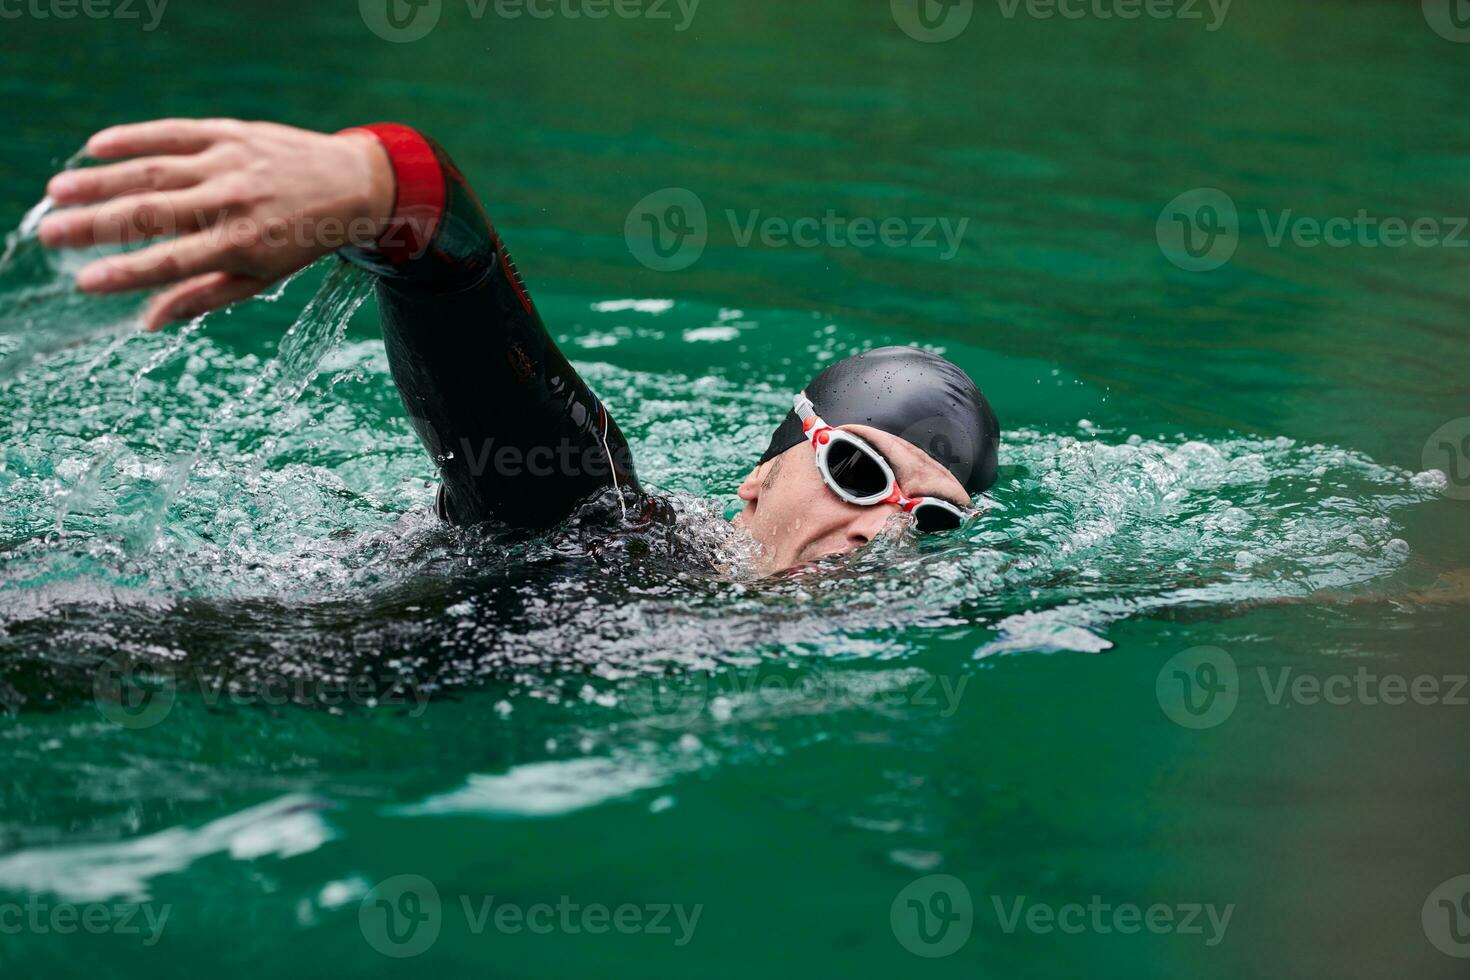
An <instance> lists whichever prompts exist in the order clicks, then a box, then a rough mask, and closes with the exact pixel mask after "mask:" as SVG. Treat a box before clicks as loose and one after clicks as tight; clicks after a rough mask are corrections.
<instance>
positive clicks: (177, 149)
mask: <svg viewBox="0 0 1470 980" xmlns="http://www.w3.org/2000/svg"><path fill="white" fill-rule="evenodd" d="M246 125H247V124H246V123H242V122H240V121H238V120H235V119H155V120H153V121H152V122H142V123H132V124H129V125H126V126H111V127H109V128H107V129H104V130H102V131H101V132H100V133H97V134H96V135H94V136H93V137H92V138H91V139H89V140H88V141H87V153H88V155H90V156H93V157H96V158H97V159H98V160H115V159H117V158H119V157H136V156H143V155H145V154H175V153H198V152H199V151H200V150H205V149H208V148H209V147H210V146H213V145H214V144H215V143H216V142H218V141H220V140H222V139H230V138H232V137H234V136H238V135H240V133H241V132H242V131H243V130H244V128H245V127H246Z"/></svg>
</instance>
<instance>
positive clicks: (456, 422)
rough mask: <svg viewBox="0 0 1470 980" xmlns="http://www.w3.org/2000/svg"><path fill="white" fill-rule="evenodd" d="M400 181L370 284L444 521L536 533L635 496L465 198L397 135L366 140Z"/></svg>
mask: <svg viewBox="0 0 1470 980" xmlns="http://www.w3.org/2000/svg"><path fill="white" fill-rule="evenodd" d="M372 131H373V132H374V134H375V135H377V136H378V137H379V139H380V140H382V142H383V145H384V147H385V148H386V149H387V150H388V153H389V156H390V157H391V159H392V162H393V165H394V171H395V174H396V175H397V181H398V183H397V190H398V193H397V203H396V206H395V211H394V216H393V219H392V220H391V221H390V222H389V226H388V229H387V231H386V232H385V234H384V237H383V238H382V239H381V240H380V241H379V243H378V247H377V248H375V249H373V250H370V251H363V250H352V251H349V252H345V253H344V255H345V256H346V257H347V258H348V259H349V260H350V261H353V262H355V263H357V264H359V265H363V266H365V267H367V268H369V269H371V270H372V271H373V272H374V273H375V274H377V276H378V277H379V279H378V289H377V293H378V302H379V309H380V314H381V318H382V324H383V338H384V343H385V344H386V347H387V351H388V360H389V366H390V368H391V370H392V373H393V379H394V381H395V383H396V384H397V386H398V390H399V393H400V395H401V396H402V398H403V402H404V406H405V408H406V409H407V411H408V414H409V416H410V418H411V419H412V421H413V424H414V427H415V429H416V430H417V432H418V434H419V436H420V438H421V439H422V440H423V442H424V445H425V446H426V447H427V448H428V450H429V452H430V454H431V455H432V456H433V458H434V460H435V462H436V464H437V465H438V467H439V470H440V474H441V476H442V478H443V480H444V502H445V504H446V511H447V513H446V516H448V517H449V518H450V519H451V520H452V521H454V522H456V523H471V522H475V521H479V520H484V519H487V518H491V517H494V518H496V519H497V520H500V521H502V522H504V523H506V524H510V525H512V526H516V527H525V528H537V529H539V528H544V527H548V526H550V525H553V524H555V523H557V522H559V521H560V520H562V519H563V518H565V517H566V516H567V515H568V514H569V513H570V512H571V511H572V509H573V508H574V507H575V506H576V505H577V503H578V502H580V501H581V500H583V499H584V498H586V497H588V496H589V495H591V494H594V493H596V492H598V491H601V490H605V489H617V490H619V491H631V492H634V493H636V492H638V484H637V479H636V476H635V475H634V471H633V465H632V460H631V455H630V453H629V450H628V446H627V443H626V441H625V440H624V439H623V436H622V434H621V433H620V432H619V431H618V427H617V424H616V423H615V422H614V421H613V420H612V418H611V417H610V415H609V414H608V412H607V410H606V408H605V407H604V406H603V405H602V403H601V402H600V401H599V400H598V398H597V397H596V395H595V394H593V392H592V391H591V389H589V388H588V387H587V385H586V384H585V383H584V382H583V381H582V379H581V377H579V376H578V374H577V372H576V371H575V370H574V369H573V368H572V366H571V365H570V364H569V363H568V362H567V360H566V358H565V356H564V355H563V354H562V353H561V351H560V350H559V349H558V348H557V346H556V344H555V343H554V342H553V341H552V339H551V337H550V335H549V334H548V333H547V332H546V329H545V327H544V326H543V324H542V322H541V318H540V316H539V315H538V314H537V313H536V309H535V307H534V305H533V304H532V302H531V299H530V296H529V295H528V294H527V292H526V290H525V287H524V285H523V284H522V283H521V281H520V277H519V274H518V273H517V272H516V269H515V266H514V264H513V263H512V262H511V260H510V257H509V256H508V255H507V254H506V251H505V249H504V247H503V245H502V244H501V242H500V240H499V237H498V236H497V235H496V233H495V230H494V228H493V227H492V225H491V224H490V221H489V220H488V219H487V218H486V216H485V214H484V211H483V209H482V208H481V207H480V205H479V202H478V201H477V200H476V198H475V196H474V194H473V192H472V191H471V190H470V188H469V186H468V184H467V183H466V182H465V180H464V179H463V177H462V176H461V175H460V173H459V171H458V170H457V169H456V168H455V167H454V165H453V163H452V162H450V161H449V159H448V158H447V156H446V155H445V154H444V153H443V151H442V150H440V149H439V148H438V147H437V146H435V145H434V144H433V143H432V142H430V141H428V140H426V139H424V138H423V137H422V136H419V135H418V134H417V133H414V132H412V131H411V130H407V129H406V128H404V127H372Z"/></svg>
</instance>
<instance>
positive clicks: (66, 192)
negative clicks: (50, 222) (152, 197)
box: [46, 157, 202, 207]
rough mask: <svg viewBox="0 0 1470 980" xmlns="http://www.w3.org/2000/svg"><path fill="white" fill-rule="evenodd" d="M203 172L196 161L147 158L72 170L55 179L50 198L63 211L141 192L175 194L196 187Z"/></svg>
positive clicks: (48, 186)
mask: <svg viewBox="0 0 1470 980" xmlns="http://www.w3.org/2000/svg"><path fill="white" fill-rule="evenodd" d="M201 176H202V174H201V168H200V167H199V165H198V162H197V161H196V160H195V159H194V158H192V157H145V158H144V159H141V160H129V161H128V162H127V163H114V164H111V165H110V166H106V167H88V168H87V169H85V170H68V171H66V172H65V173H60V174H57V175H56V176H55V177H52V178H51V182H50V183H49V184H47V185H46V194H47V195H48V196H49V197H50V198H51V199H52V200H53V201H55V202H56V203H57V204H58V205H61V206H63V207H65V206H69V205H73V204H90V203H91V202H93V201H102V200H106V199H107V198H111V197H119V196H121V195H123V194H134V193H137V192H138V191H172V190H179V189H180V188H184V187H193V186H194V185H195V184H197V183H199V181H200V179H201Z"/></svg>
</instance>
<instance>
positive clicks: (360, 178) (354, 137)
mask: <svg viewBox="0 0 1470 980" xmlns="http://www.w3.org/2000/svg"><path fill="white" fill-rule="evenodd" d="M336 138H337V139H339V140H342V141H343V142H344V143H345V144H347V145H349V146H351V147H352V150H353V154H354V156H355V157H356V159H357V161H358V166H357V168H356V173H357V179H355V180H354V181H353V184H354V187H353V194H352V201H351V207H352V209H353V212H354V214H353V217H354V219H355V220H363V219H365V220H367V221H368V222H370V223H371V225H372V227H373V229H374V230H373V240H374V241H376V240H377V239H378V238H380V237H381V236H382V234H383V232H384V231H386V230H387V228H388V223H389V222H390V221H391V220H392V218H393V207H394V198H395V197H396V190H397V180H396V178H395V177H394V174H393V160H392V158H391V157H390V156H389V155H388V150H387V149H386V148H385V147H384V146H383V144H382V142H381V141H380V140H379V139H378V138H377V137H376V136H374V135H373V134H372V133H371V132H369V131H368V130H365V129H349V130H344V131H343V132H341V133H338V134H337V136H336Z"/></svg>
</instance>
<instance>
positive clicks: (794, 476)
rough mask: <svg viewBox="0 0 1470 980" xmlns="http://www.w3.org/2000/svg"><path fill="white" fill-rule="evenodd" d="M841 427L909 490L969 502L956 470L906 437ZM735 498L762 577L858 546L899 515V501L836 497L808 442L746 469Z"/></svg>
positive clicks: (738, 517) (908, 492) (958, 502)
mask: <svg viewBox="0 0 1470 980" xmlns="http://www.w3.org/2000/svg"><path fill="white" fill-rule="evenodd" d="M838 428H839V429H846V430H847V431H848V432H851V433H852V434H854V435H857V436H861V437H862V438H863V439H865V440H867V441H868V443H869V444H870V445H871V446H872V447H873V448H874V449H876V450H878V452H880V453H882V454H883V457H884V458H885V459H887V460H888V464H889V465H890V466H891V467H893V472H894V475H895V476H897V477H898V485H899V486H900V487H902V488H903V492H904V494H905V495H906V496H909V497H939V498H942V499H944V500H948V501H949V502H950V503H952V504H955V505H956V506H959V507H968V506H969V505H970V497H969V494H967V493H966V492H965V488H964V486H963V485H962V484H961V483H960V481H959V480H956V479H955V478H954V474H952V473H950V472H949V470H947V469H945V468H944V467H943V466H940V465H939V463H938V462H936V461H935V460H934V458H933V457H931V456H930V455H928V454H927V453H925V452H924V451H923V450H921V449H919V447H917V446H915V445H914V444H913V443H911V442H909V441H908V440H906V439H900V438H899V437H898V436H895V435H892V434H890V433H887V432H884V431H882V430H881V429H874V428H872V427H870V426H866V425H840V426H838ZM740 499H741V500H743V501H745V509H744V510H743V511H741V512H740V513H739V514H737V515H736V516H735V524H736V526H738V527H743V528H745V529H746V530H747V531H749V532H750V534H751V536H752V537H754V538H755V540H756V541H757V542H758V543H759V544H760V546H761V551H762V555H761V562H760V568H759V571H760V572H761V573H762V574H766V575H769V574H771V573H772V572H778V571H781V570H782V569H785V568H791V567H792V566H794V565H800V564H802V563H803V562H808V561H814V560H816V559H818V558H822V557H825V556H827V555H840V554H844V553H846V552H849V551H852V550H854V549H856V548H860V547H862V546H863V545H865V544H867V543H868V542H869V541H871V540H873V538H874V537H876V536H877V535H878V533H879V532H880V531H882V530H883V526H884V525H885V524H886V523H887V522H888V520H889V519H890V518H892V517H893V515H894V514H897V513H900V511H899V507H898V505H897V504H878V505H876V506H873V507H859V506H858V505H856V504H849V503H847V502H846V501H844V500H842V499H841V498H840V497H838V496H837V494H835V493H833V492H832V491H831V490H830V489H828V487H827V484H826V482H825V481H823V479H822V474H821V473H820V472H818V470H817V462H816V450H815V449H813V448H812V444H811V443H810V442H807V441H803V442H801V443H800V444H798V445H795V446H792V447H791V448H790V449H788V450H786V451H785V452H784V453H782V454H781V455H780V456H777V457H776V458H775V459H772V460H769V461H767V462H765V463H762V464H761V465H759V466H757V467H756V468H755V469H753V470H751V471H750V475H749V476H747V477H746V478H745V482H744V483H743V484H741V486H740Z"/></svg>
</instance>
